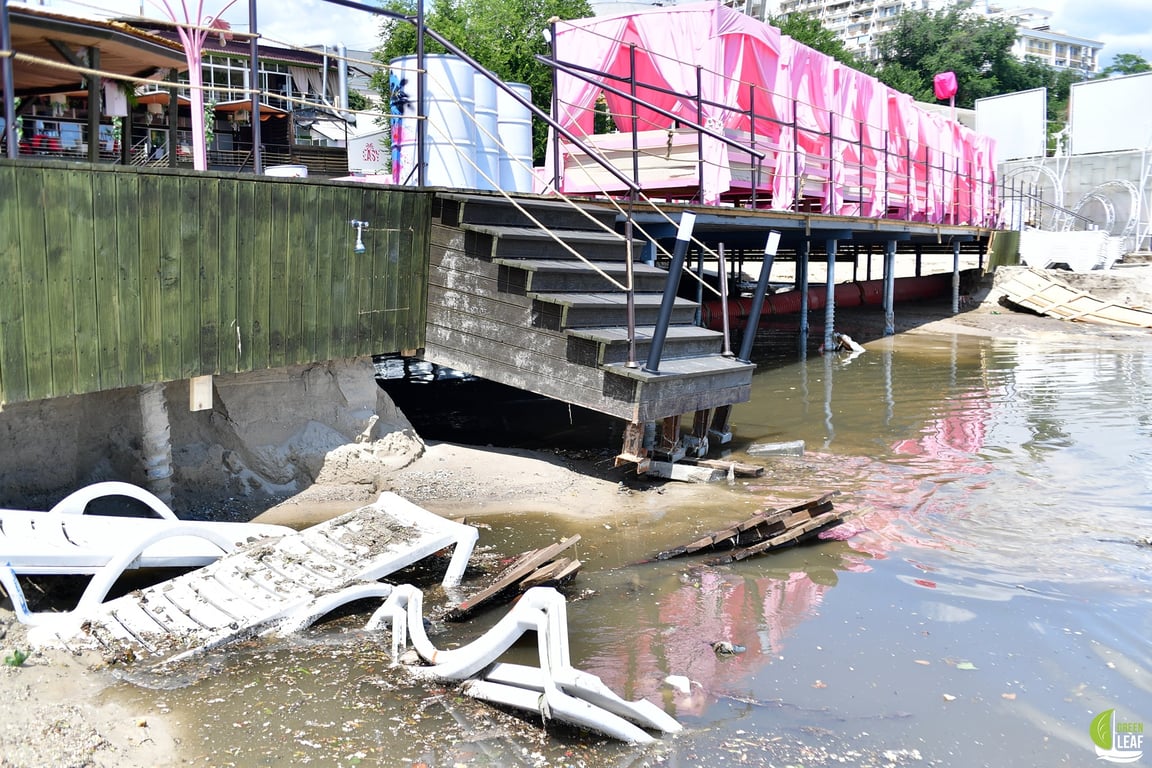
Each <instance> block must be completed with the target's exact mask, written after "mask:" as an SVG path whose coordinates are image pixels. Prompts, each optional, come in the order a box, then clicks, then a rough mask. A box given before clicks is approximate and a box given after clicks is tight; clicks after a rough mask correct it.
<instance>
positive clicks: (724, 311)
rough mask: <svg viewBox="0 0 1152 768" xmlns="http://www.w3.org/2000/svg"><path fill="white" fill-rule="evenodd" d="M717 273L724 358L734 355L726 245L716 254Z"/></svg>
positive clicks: (721, 245)
mask: <svg viewBox="0 0 1152 768" xmlns="http://www.w3.org/2000/svg"><path fill="white" fill-rule="evenodd" d="M716 273H717V276H718V277H719V278H720V317H721V319H722V320H723V328H724V351H723V353H722V354H723V355H724V357H731V355H732V337H731V334H730V332H729V329H728V265H727V263H726V262H725V261H724V243H720V248H719V250H718V251H717V252H716Z"/></svg>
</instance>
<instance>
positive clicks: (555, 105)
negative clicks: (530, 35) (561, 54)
mask: <svg viewBox="0 0 1152 768" xmlns="http://www.w3.org/2000/svg"><path fill="white" fill-rule="evenodd" d="M548 30H549V36H548V43H549V45H550V46H551V48H552V53H551V56H552V66H551V67H550V69H551V70H552V119H553V120H555V121H556V122H560V97H559V95H558V94H557V90H558V88H559V82H558V81H559V79H560V70H559V69H557V67H556V62H557V58H556V22H555V21H552V22H551V23H549V25H548ZM551 133H552V191H553V192H555V193H556V194H559V193H560V132H559V131H558V130H556V129H555V128H553V129H552V130H551Z"/></svg>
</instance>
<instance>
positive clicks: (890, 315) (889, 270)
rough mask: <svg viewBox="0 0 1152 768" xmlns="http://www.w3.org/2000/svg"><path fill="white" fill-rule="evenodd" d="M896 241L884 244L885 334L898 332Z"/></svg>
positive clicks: (889, 334)
mask: <svg viewBox="0 0 1152 768" xmlns="http://www.w3.org/2000/svg"><path fill="white" fill-rule="evenodd" d="M895 303H896V241H895V240H889V241H888V242H886V243H885V244H884V335H885V336H891V335H892V334H894V333H896V307H895Z"/></svg>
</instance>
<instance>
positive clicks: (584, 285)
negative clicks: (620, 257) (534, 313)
mask: <svg viewBox="0 0 1152 768" xmlns="http://www.w3.org/2000/svg"><path fill="white" fill-rule="evenodd" d="M494 263H495V264H498V265H500V278H499V279H500V290H501V291H505V292H507V293H514V294H516V295H518V296H524V295H526V294H528V293H530V292H535V293H547V292H550V291H554V292H573V291H574V292H588V291H603V290H612V289H615V286H613V285H612V284H611V283H610V282H608V280H607V278H605V277H604V275H602V274H600V272H598V271H597V269H599V270H601V271H603V272H604V273H606V274H607V275H609V276H610V277H611V278H612V279H614V280H616V281H617V282H619V283H621V284H626V281H627V266H626V265H625V264H624V262H622V261H599V262H592V263H590V264H589V263H585V262H583V261H579V260H576V259H503V258H501V259H494ZM632 276H633V284H634V285H635V286H636V290H638V291H647V292H656V291H663V290H664V283H665V282H666V281H667V280H668V271H667V270H665V269H660V268H659V267H653V266H649V265H647V264H636V265H634V266H633V268H632Z"/></svg>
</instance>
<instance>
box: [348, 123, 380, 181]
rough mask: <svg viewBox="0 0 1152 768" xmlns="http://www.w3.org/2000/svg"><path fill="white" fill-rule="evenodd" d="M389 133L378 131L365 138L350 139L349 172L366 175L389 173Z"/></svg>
mask: <svg viewBox="0 0 1152 768" xmlns="http://www.w3.org/2000/svg"><path fill="white" fill-rule="evenodd" d="M387 138H388V131H387V130H383V131H377V132H375V133H368V134H365V135H363V136H357V137H355V138H352V137H351V136H349V137H348V172H349V173H364V174H385V173H388V171H389V168H390V164H389V162H388V141H387Z"/></svg>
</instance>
